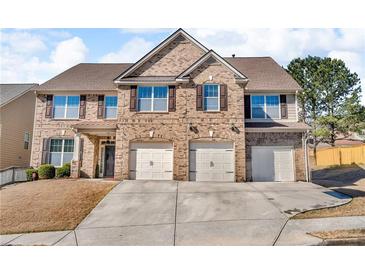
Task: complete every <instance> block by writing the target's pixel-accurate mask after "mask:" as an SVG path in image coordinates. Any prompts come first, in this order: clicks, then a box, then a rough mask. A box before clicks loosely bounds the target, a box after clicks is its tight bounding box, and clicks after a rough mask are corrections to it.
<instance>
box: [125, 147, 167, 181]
mask: <svg viewBox="0 0 365 274" xmlns="http://www.w3.org/2000/svg"><path fill="white" fill-rule="evenodd" d="M130 154H131V157H130V177H131V179H137V180H172V178H173V173H172V168H173V149H172V144H160V143H139V144H132V146H131V153H130Z"/></svg>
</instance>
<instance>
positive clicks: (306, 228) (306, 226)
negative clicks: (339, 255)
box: [275, 216, 365, 246]
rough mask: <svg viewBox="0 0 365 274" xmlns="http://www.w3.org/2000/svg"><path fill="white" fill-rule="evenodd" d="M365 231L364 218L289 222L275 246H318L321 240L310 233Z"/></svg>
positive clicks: (333, 218) (334, 218)
mask: <svg viewBox="0 0 365 274" xmlns="http://www.w3.org/2000/svg"><path fill="white" fill-rule="evenodd" d="M357 228H364V229H365V216H353V217H332V218H316V219H302V220H301V219H298V220H289V221H288V223H287V224H286V225H285V227H284V229H283V231H282V232H281V234H280V237H279V238H278V240H277V241H276V243H275V245H284V246H288V245H319V244H321V243H322V241H323V240H322V239H320V238H317V237H313V236H311V235H309V234H308V233H310V232H318V231H334V230H342V229H357Z"/></svg>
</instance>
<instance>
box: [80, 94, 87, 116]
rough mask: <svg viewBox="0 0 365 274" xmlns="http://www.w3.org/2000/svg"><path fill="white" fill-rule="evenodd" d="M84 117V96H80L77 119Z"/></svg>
mask: <svg viewBox="0 0 365 274" xmlns="http://www.w3.org/2000/svg"><path fill="white" fill-rule="evenodd" d="M85 115H86V95H80V111H79V118H80V119H85Z"/></svg>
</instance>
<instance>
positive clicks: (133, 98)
mask: <svg viewBox="0 0 365 274" xmlns="http://www.w3.org/2000/svg"><path fill="white" fill-rule="evenodd" d="M129 111H132V112H135V111H137V86H131V92H130V98H129Z"/></svg>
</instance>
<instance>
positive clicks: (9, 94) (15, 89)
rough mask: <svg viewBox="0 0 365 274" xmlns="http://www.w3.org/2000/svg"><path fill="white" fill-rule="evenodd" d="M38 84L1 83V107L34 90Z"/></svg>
mask: <svg viewBox="0 0 365 274" xmlns="http://www.w3.org/2000/svg"><path fill="white" fill-rule="evenodd" d="M36 86H38V84H0V107H3V106H5V105H6V104H8V103H10V102H12V101H13V100H15V99H17V98H19V97H20V96H22V95H23V94H25V93H27V92H29V91H32V90H34V87H36Z"/></svg>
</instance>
